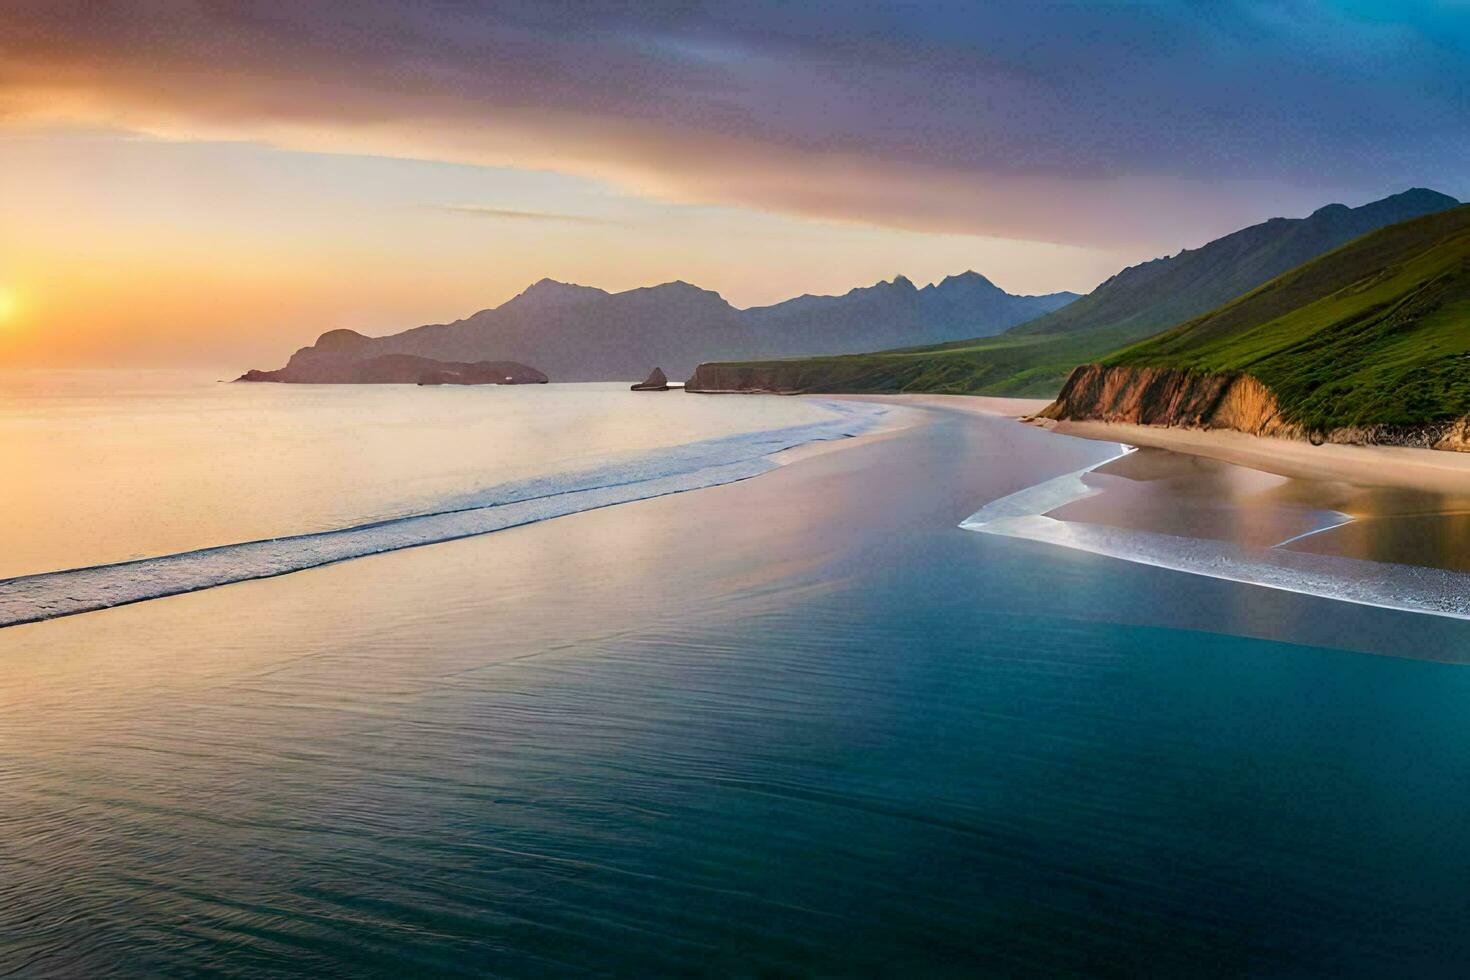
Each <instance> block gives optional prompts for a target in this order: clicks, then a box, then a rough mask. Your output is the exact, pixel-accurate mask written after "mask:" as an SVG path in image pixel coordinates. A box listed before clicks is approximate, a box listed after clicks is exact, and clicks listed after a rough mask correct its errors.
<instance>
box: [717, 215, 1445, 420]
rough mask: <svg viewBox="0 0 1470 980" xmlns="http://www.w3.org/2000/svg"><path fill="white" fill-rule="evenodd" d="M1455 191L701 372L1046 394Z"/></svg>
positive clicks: (838, 385)
mask: <svg viewBox="0 0 1470 980" xmlns="http://www.w3.org/2000/svg"><path fill="white" fill-rule="evenodd" d="M1457 203H1458V202H1457V201H1455V199H1454V198H1452V197H1447V196H1446V195H1444V194H1439V193H1437V192H1435V191H1429V190H1423V189H1417V188H1416V189H1414V190H1409V191H1405V192H1403V193H1402V194H1395V195H1393V196H1391V197H1387V198H1384V199H1383V200H1381V201H1375V202H1373V203H1371V204H1365V205H1363V206H1362V207H1358V208H1348V207H1344V206H1343V205H1340V204H1333V205H1328V206H1327V207H1324V208H1320V209H1318V210H1317V211H1315V212H1313V213H1312V214H1311V215H1310V216H1308V217H1306V218H1300V219H1285V218H1273V219H1272V220H1270V221H1266V222H1263V223H1261V224H1258V225H1252V226H1251V227H1249V228H1244V229H1241V230H1240V231H1238V232H1235V233H1233V234H1230V235H1226V236H1225V237H1224V238H1220V239H1216V240H1215V241H1212V242H1210V243H1209V244H1207V245H1205V246H1203V247H1201V248H1198V249H1193V250H1186V251H1183V252H1181V253H1179V254H1178V255H1174V256H1171V257H1169V258H1164V259H1156V260H1154V261H1152V262H1145V263H1143V264H1142V265H1137V266H1133V267H1131V268H1128V269H1124V270H1123V271H1122V272H1120V273H1118V274H1117V275H1116V276H1113V277H1112V278H1111V279H1109V280H1108V281H1107V282H1105V283H1103V284H1102V285H1101V286H1099V287H1098V288H1097V289H1096V290H1094V291H1093V292H1092V293H1090V294H1088V295H1087V296H1084V297H1082V298H1081V299H1079V300H1077V301H1075V302H1073V303H1070V304H1068V305H1067V306H1065V307H1063V308H1061V309H1060V310H1057V311H1056V312H1053V313H1050V314H1047V315H1046V316H1043V317H1040V318H1039V319H1036V320H1032V321H1030V322H1029V323H1025V324H1022V325H1020V326H1018V327H1015V328H1013V329H1011V330H1010V331H1008V332H1006V333H1003V334H1000V335H998V336H994V337H985V338H982V339H978V340H970V341H958V342H955V343H949V344H942V345H937V346H932V347H922V348H912V349H907V350H892V351H880V352H878V353H872V354H853V355H843V356H826V357H806V358H792V359H785V360H763V361H741V362H733V363H723V364H715V365H707V366H705V367H702V368H701V374H699V375H696V379H698V380H700V382H701V384H703V385H704V386H706V387H741V388H745V387H758V388H768V389H774V390H780V391H811V392H884V391H932V392H949V393H961V394H988V395H1014V396H1034V397H1050V396H1053V395H1055V394H1056V393H1057V391H1058V390H1059V389H1060V388H1061V385H1062V382H1063V381H1064V380H1065V379H1066V377H1067V375H1068V373H1070V372H1071V370H1072V369H1073V368H1075V367H1076V366H1077V365H1079V364H1086V363H1090V362H1093V361H1097V360H1100V359H1102V358H1103V357H1105V356H1107V355H1108V354H1110V353H1111V352H1113V351H1116V350H1117V349H1118V348H1120V347H1123V346H1125V345H1127V344H1130V343H1134V342H1136V341H1138V340H1141V339H1143V338H1145V337H1148V336H1151V335H1152V334H1155V333H1157V332H1158V331H1160V330H1163V329H1166V328H1168V327H1170V326H1172V325H1174V324H1177V323H1179V322H1181V321H1183V320H1186V319H1188V318H1190V317H1194V316H1198V315H1200V314H1202V313H1205V312H1206V311H1208V310H1212V309H1214V308H1215V307H1217V306H1219V305H1220V304H1221V303H1224V302H1227V301H1229V300H1230V299H1232V298H1234V297H1236V296H1239V295H1240V294H1242V293H1244V292H1246V291H1247V290H1250V289H1253V288H1255V287H1257V286H1259V285H1261V284H1262V283H1264V282H1267V281H1268V280H1270V279H1271V278H1273V277H1274V276H1278V275H1280V274H1282V273H1284V272H1287V271H1288V270H1290V269H1292V268H1294V267H1296V266H1298V265H1300V264H1301V263H1302V262H1306V261H1309V260H1311V259H1312V258H1315V257H1317V256H1319V255H1322V254H1323V253H1325V252H1328V251H1330V250H1331V249H1334V248H1337V247H1339V246H1341V245H1343V244H1344V243H1347V242H1349V241H1352V240H1353V239H1354V238H1356V237H1358V236H1359V235H1362V234H1364V233H1366V232H1369V231H1373V230H1375V229H1378V228H1382V227H1384V226H1385V225H1389V224H1392V223H1394V222H1401V221H1406V220H1410V219H1413V218H1417V217H1419V216H1421V215H1425V214H1431V213H1443V212H1444V211H1445V209H1447V208H1453V207H1455V206H1456V205H1457ZM716 378H717V379H718V380H711V379H716Z"/></svg>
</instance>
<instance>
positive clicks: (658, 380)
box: [631, 368, 669, 391]
mask: <svg viewBox="0 0 1470 980" xmlns="http://www.w3.org/2000/svg"><path fill="white" fill-rule="evenodd" d="M631 390H632V391H668V390H669V379H668V378H667V377H666V376H665V375H664V370H663V368H654V369H653V371H652V372H651V373H650V374H649V375H648V377H647V378H644V379H643V381H642V382H640V383H638V384H636V385H633V387H632V389H631Z"/></svg>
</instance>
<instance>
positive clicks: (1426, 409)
mask: <svg viewBox="0 0 1470 980" xmlns="http://www.w3.org/2000/svg"><path fill="white" fill-rule="evenodd" d="M1045 414H1046V415H1047V416H1048V417H1051V418H1071V419H1078V418H1104V419H1115V420H1122V421H1131V422H1142V423H1145V424H1164V425H1201V426H1206V427H1216V428H1232V429H1240V430H1242V431H1246V432H1252V433H1256V434H1269V435H1285V436H1295V437H1306V438H1312V439H1314V440H1318V441H1320V440H1330V441H1338V442H1374V443H1392V444H1400V445H1417V446H1432V447H1434V448H1441V449H1460V450H1470V439H1467V431H1466V423H1467V417H1470V206H1464V207H1458V208H1455V209H1454V210H1451V211H1445V212H1441V213H1439V214H1433V215H1429V216H1426V217H1423V218H1418V219H1415V220H1413V221H1409V222H1405V223H1402V224H1397V225H1393V226H1390V227H1388V228H1384V229H1381V230H1379V231H1376V232H1373V233H1372V234H1369V235H1365V236H1363V237H1362V238H1359V239H1357V240H1355V241H1353V242H1352V243H1350V244H1349V245H1346V246H1344V247H1343V248H1339V249H1337V250H1335V251H1333V252H1329V253H1328V254H1327V255H1324V256H1322V257H1320V258H1318V259H1315V260H1313V261H1311V262H1308V263H1306V264H1305V265H1302V266H1300V267H1298V268H1296V269H1294V270H1292V271H1291V272H1288V273H1287V274H1285V275H1283V276H1280V277H1278V278H1276V279H1273V280H1272V281H1271V282H1269V283H1266V284H1265V285H1264V286H1261V287H1260V288H1258V289H1255V290H1253V291H1252V292H1250V293H1247V294H1246V295H1244V296H1241V297H1239V298H1237V299H1235V300H1233V301H1231V302H1230V303H1227V304H1225V305H1224V306H1221V307H1220V308H1218V309H1216V310H1213V311H1211V312H1209V313H1207V314H1205V315H1204V316H1201V317H1197V318H1195V319H1193V320H1189V321H1187V322H1185V323H1182V324H1180V325H1178V326H1176V327H1174V328H1173V329H1171V330H1168V331H1166V332H1164V333H1162V334H1160V335H1158V336H1156V337H1153V338H1151V339H1149V340H1145V341H1143V342H1141V343H1138V344H1135V345H1133V346H1131V347H1129V348H1127V349H1125V350H1123V351H1120V352H1118V353H1116V354H1114V355H1113V356H1111V357H1109V358H1107V359H1105V360H1104V361H1103V362H1102V363H1100V364H1094V365H1088V366H1086V367H1082V368H1078V369H1077V371H1075V372H1074V373H1073V374H1072V376H1071V377H1070V378H1069V379H1068V381H1067V384H1066V385H1065V387H1064V388H1063V390H1062V394H1061V395H1060V397H1059V398H1058V399H1057V401H1056V403H1055V404H1053V405H1052V407H1051V408H1050V409H1048V410H1047V412H1046V413H1045Z"/></svg>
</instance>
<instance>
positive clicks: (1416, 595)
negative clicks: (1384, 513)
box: [960, 450, 1470, 619]
mask: <svg viewBox="0 0 1470 980" xmlns="http://www.w3.org/2000/svg"><path fill="white" fill-rule="evenodd" d="M1131 451H1132V450H1129V452H1131ZM1126 455H1128V452H1124V453H1122V454H1120V455H1118V456H1114V457H1112V458H1110V459H1105V460H1103V461H1102V462H1099V463H1096V464H1094V465H1093V466H1089V467H1086V468H1085V469H1081V470H1078V471H1076V472H1075V473H1067V474H1065V475H1063V476H1059V477H1056V478H1055V479H1051V480H1047V481H1046V482H1044V483H1038V484H1036V485H1035V486H1032V487H1027V488H1026V489H1024V490H1020V491H1017V492H1016V493H1013V494H1011V495H1010V496H1007V497H1002V498H1000V499H999V500H995V501H992V502H991V503H989V504H986V505H985V506H984V507H982V508H981V509H980V510H978V511H976V512H975V513H974V514H972V515H971V516H970V517H968V518H966V519H965V520H964V521H963V522H961V523H960V527H962V528H964V529H966V530H968V531H979V532H981V533H984V534H999V535H1004V536H1006V537H1012V538H1024V539H1026V540H1030V541H1042V542H1046V543H1048V544H1054V545H1060V546H1061V547H1064V548H1071V549H1074V550H1076V551H1086V552H1089V553H1091V554H1095V555H1104V556H1106V557H1109V558H1119V559H1122V560H1124V561H1131V562H1135V563H1137V564H1140V565H1152V566H1154V567H1156V568H1167V569H1169V570H1171V571H1176V572H1186V573H1189V574H1192V575H1204V576H1207V577H1209V578H1218V579H1225V580H1227V581H1231V582H1242V583H1245V584H1247V585H1258V586H1262V587H1264V588H1268V589H1278V590H1280V591H1283V592H1296V593H1299V594H1302V595H1311V596H1319V597H1321V598H1324V599H1336V600H1339V601H1341V602H1352V603H1356V604H1358V605H1364V606H1376V607H1379V608H1382V609H1396V610H1400V611H1403V612H1415V613H1426V614H1429V615H1434V616H1448V617H1451V618H1455V619H1470V575H1466V574H1464V573H1461V572H1454V571H1449V570H1446V569H1440V568H1426V567H1422V566H1418V565H1399V564H1391V563H1388V562H1376V561H1368V560H1365V559H1360V558H1348V557H1344V556H1338V555H1318V554H1311V553H1307V552H1296V551H1284V550H1280V548H1281V545H1284V544H1289V543H1290V541H1292V540H1295V539H1288V540H1287V541H1284V542H1281V545H1277V546H1276V547H1275V548H1248V547H1244V546H1241V545H1235V544H1231V543H1229V542H1225V541H1215V540H1209V539H1204V538H1191V537H1183V536H1180V535H1173V534H1161V533H1158V532H1155V531H1138V530H1128V529H1124V528H1117V527H1110V526H1107V525H1102V524H1090V523H1086V522H1082V521H1062V520H1057V519H1056V518H1052V517H1047V516H1046V514H1047V513H1049V512H1050V511H1053V510H1056V509H1057V508H1059V507H1062V506H1064V505H1066V504H1069V503H1072V502H1074V501H1077V500H1081V499H1083V498H1085V497H1090V496H1093V495H1094V494H1098V493H1101V492H1103V491H1102V490H1100V489H1099V488H1097V487H1093V486H1089V485H1088V484H1087V483H1086V482H1085V481H1084V480H1083V479H1082V477H1083V476H1085V475H1086V474H1087V473H1089V472H1091V471H1092V470H1095V469H1097V468H1098V467H1099V466H1103V465H1106V464H1107V463H1111V462H1113V461H1114V460H1116V459H1120V458H1122V456H1126ZM1339 516H1342V517H1345V516H1346V515H1339ZM1338 523H1341V522H1334V523H1332V524H1330V525H1329V526H1334V527H1335V526H1337V525H1338ZM1321 530H1323V528H1318V529H1316V530H1315V531H1312V532H1309V533H1319V532H1320V531H1321ZM1303 536H1304V535H1303Z"/></svg>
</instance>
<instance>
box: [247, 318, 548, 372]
mask: <svg viewBox="0 0 1470 980" xmlns="http://www.w3.org/2000/svg"><path fill="white" fill-rule="evenodd" d="M332 334H338V335H352V336H361V335H360V334H353V333H352V331H350V330H338V331H333V332H332ZM332 334H327V335H324V336H323V338H322V339H323V340H326V339H327V337H331V336H332ZM363 339H364V340H365V339H366V338H363ZM343 346H346V347H348V350H343V349H342V347H343ZM350 348H351V341H350V340H349V339H348V338H347V337H344V336H337V337H333V339H332V341H331V342H329V344H328V345H327V347H326V348H325V349H323V344H322V342H321V341H318V342H317V345H316V347H315V348H304V349H302V350H300V351H297V352H296V354H295V355H294V356H292V358H291V360H290V362H289V363H287V365H286V366H285V367H283V368H281V369H280V370H279V371H247V372H245V373H244V374H242V375H241V376H240V377H238V378H236V379H235V380H236V381H275V382H282V383H286V384H407V385H411V384H417V385H526V384H546V382H547V380H548V378H547V377H546V375H544V374H542V373H541V372H540V371H538V370H536V369H535V368H533V367H527V366H526V365H524V364H520V363H518V362H516V361H475V362H473V363H470V362H462V361H437V360H434V359H433V358H428V357H415V356H413V355H411V354H383V355H381V356H379V357H370V358H366V359H363V360H359V359H358V358H356V357H354V356H352V354H351V352H350Z"/></svg>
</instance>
